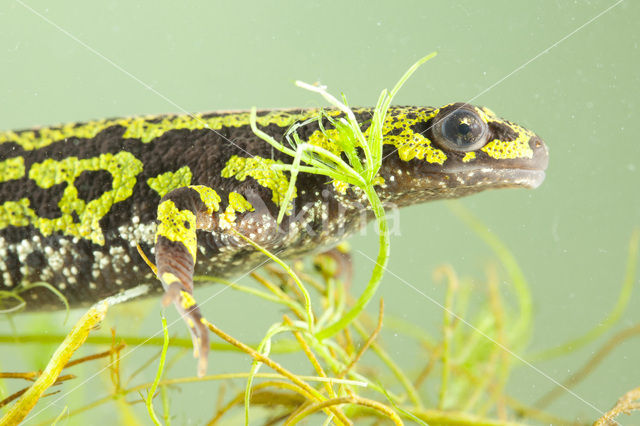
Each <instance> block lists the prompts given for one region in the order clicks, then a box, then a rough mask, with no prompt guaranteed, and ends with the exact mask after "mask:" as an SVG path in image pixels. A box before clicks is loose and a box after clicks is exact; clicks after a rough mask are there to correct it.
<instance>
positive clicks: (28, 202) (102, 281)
mask: <svg viewBox="0 0 640 426" xmlns="http://www.w3.org/2000/svg"><path fill="white" fill-rule="evenodd" d="M326 112H327V114H329V115H334V116H338V115H340V113H339V111H338V110H327V111H326ZM354 112H355V114H356V117H357V119H358V122H359V123H361V125H362V129H363V131H366V129H367V128H368V126H369V124H370V119H371V114H372V109H367V108H360V109H355V110H354ZM319 113H320V111H319V110H317V109H308V110H273V111H262V112H259V113H258V118H257V122H258V126H259V127H261V129H262V130H264V131H265V132H267V133H268V134H270V135H272V136H273V137H274V138H275V139H276V140H282V139H283V137H284V134H285V132H287V130H288V129H289V128H290V127H291V126H292V125H293V124H294V123H300V122H303V121H305V120H307V119H309V118H312V117H315V116H317V115H318V114H319ZM297 132H298V134H299V136H300V138H301V139H302V140H306V141H308V142H309V143H312V144H316V145H319V146H322V147H324V148H326V149H328V150H330V151H332V152H333V153H336V154H340V153H341V151H340V148H339V147H338V145H336V144H335V143H334V141H333V140H332V137H335V133H336V130H335V128H333V127H332V126H331V125H330V123H329V122H328V120H327V119H326V118H325V119H324V125H323V126H322V128H321V127H320V126H319V124H318V122H317V121H313V120H309V121H308V122H307V123H306V124H304V125H302V126H300V127H299V128H298V129H297ZM383 134H384V146H383V148H384V161H383V163H382V167H381V169H380V171H379V179H378V181H379V183H378V185H377V186H376V188H377V191H378V194H379V196H380V198H381V200H382V201H383V202H384V203H387V204H388V203H393V204H395V205H397V206H404V205H409V204H416V203H421V202H425V201H430V200H438V199H444V198H455V197H460V196H463V195H468V194H473V193H476V192H479V191H482V190H485V189H490V188H505V187H528V188H534V187H536V186H538V185H539V184H540V183H541V182H542V180H543V179H544V170H545V169H546V166H547V162H548V153H547V148H546V146H545V145H544V143H543V142H542V140H541V139H540V138H538V137H537V136H536V135H535V134H534V133H533V132H531V131H530V130H527V129H525V128H523V127H521V126H519V125H517V124H515V123H512V122H510V121H506V120H503V119H501V118H499V117H497V116H496V115H495V114H494V113H493V112H491V111H490V110H488V109H486V108H479V107H475V106H471V105H467V104H462V103H457V104H449V105H446V106H444V107H441V108H432V107H413V106H411V107H391V108H390V109H389V111H388V114H387V117H386V120H385V123H384V128H383ZM343 156H344V154H343ZM291 162H292V158H291V157H289V156H287V155H285V154H282V153H281V152H279V151H277V150H274V149H273V148H272V146H270V145H269V144H267V143H266V142H264V141H263V140H261V139H260V138H258V137H256V136H255V135H254V133H253V132H252V130H251V128H250V125H249V113H248V112H223V113H218V112H214V113H207V114H195V115H163V116H150V117H133V118H119V119H109V120H99V121H90V122H86V123H70V124H66V125H61V126H53V127H41V128H36V129H31V130H21V131H6V132H0V290H2V291H11V292H15V293H17V294H20V296H21V297H22V298H23V299H24V300H26V308H27V309H28V310H42V309H60V308H62V307H63V305H62V303H61V302H60V300H59V298H58V297H57V296H56V295H55V294H53V293H52V292H51V291H50V290H49V289H47V288H45V287H33V286H29V285H28V284H29V283H34V282H46V283H49V284H50V285H51V286H53V287H55V289H57V290H59V292H61V293H62V294H63V295H64V297H65V298H66V299H67V301H68V302H69V304H70V305H71V306H79V305H86V304H90V303H93V302H96V301H98V300H100V299H102V298H105V297H107V296H111V295H114V294H116V293H118V292H120V291H122V290H124V289H128V288H132V287H135V286H137V285H139V284H141V283H143V282H144V283H152V285H153V287H154V288H156V289H157V290H160V291H164V292H165V301H166V300H167V299H168V300H170V301H172V302H174V303H175V305H176V306H177V308H178V310H179V311H180V312H181V313H182V314H183V315H185V318H186V321H187V323H188V324H189V327H190V330H191V333H192V337H193V338H194V344H195V347H196V349H197V348H198V347H200V348H201V351H200V357H201V361H202V360H203V359H204V362H205V363H206V356H207V351H208V337H207V331H206V329H203V328H204V326H203V325H202V323H201V322H200V318H201V315H200V311H199V309H198V307H197V305H196V304H195V301H194V299H193V297H192V288H193V282H192V277H193V275H194V273H196V274H208V275H214V276H219V277H230V276H234V275H238V274H240V273H242V272H247V271H249V270H251V269H252V268H254V267H256V266H258V265H259V264H260V263H261V262H263V261H264V259H265V258H264V255H263V254H262V253H260V252H259V251H257V250H255V249H254V248H253V247H252V246H250V245H249V243H248V242H246V240H244V239H242V238H241V237H240V236H239V235H238V234H237V232H239V233H242V234H243V235H245V236H246V237H248V238H250V239H252V240H254V241H255V242H257V243H258V244H260V245H262V246H263V247H265V248H267V249H268V250H270V251H271V252H272V253H275V254H277V255H279V256H280V257H281V258H291V257H292V256H298V255H301V254H304V253H308V252H310V251H317V250H319V249H322V248H328V247H331V246H332V245H335V244H336V243H337V242H339V241H340V240H342V239H343V238H344V237H345V236H346V235H347V234H349V233H350V232H352V231H353V230H354V229H356V228H357V227H358V225H359V223H360V219H361V217H362V212H363V211H366V209H367V206H368V202H367V200H366V199H365V197H364V194H363V192H362V191H361V190H359V189H358V188H356V187H353V186H349V185H346V184H344V183H342V182H336V181H333V182H332V181H331V179H329V178H327V177H325V176H320V175H313V174H306V173H301V174H300V175H299V176H298V179H297V182H296V185H295V192H294V194H293V198H292V200H291V205H290V206H287V208H286V209H287V210H286V215H285V216H284V220H283V221H282V222H281V223H280V224H278V223H277V221H276V218H277V216H278V212H279V210H280V207H281V204H282V202H283V198H284V194H285V193H286V191H287V188H288V185H289V178H290V175H289V173H288V172H285V171H282V170H280V169H274V168H273V167H272V165H273V164H277V163H291ZM137 244H139V245H140V246H141V247H142V249H143V250H144V251H145V252H146V253H148V254H151V258H152V259H154V258H155V262H156V265H157V268H158V277H159V280H158V279H156V277H154V275H153V273H152V271H151V270H150V268H149V267H147V265H146V264H145V262H144V261H143V259H142V258H141V256H140V255H139V254H138V252H137V250H136V246H137ZM5 301H6V300H5ZM5 308H6V306H5Z"/></svg>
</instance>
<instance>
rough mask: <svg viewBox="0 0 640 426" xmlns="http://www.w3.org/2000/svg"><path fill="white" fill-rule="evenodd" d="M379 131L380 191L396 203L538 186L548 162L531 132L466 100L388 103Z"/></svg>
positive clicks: (542, 145)
mask: <svg viewBox="0 0 640 426" xmlns="http://www.w3.org/2000/svg"><path fill="white" fill-rule="evenodd" d="M383 133H384V143H385V147H384V156H385V160H384V161H383V164H382V168H381V170H380V175H381V177H382V178H383V179H384V181H385V188H383V189H382V191H381V192H382V194H381V195H382V197H383V198H384V199H385V200H387V201H391V202H394V203H397V204H399V205H406V204H414V203H418V202H423V201H430V200H435V199H442V198H457V197H460V196H463V195H469V194H473V193H476V192H480V191H483V190H485V189H495V188H512V187H522V188H537V187H538V186H539V185H540V184H541V183H542V181H543V180H544V177H545V170H546V168H547V165H548V162H549V152H548V149H547V147H546V145H545V144H544V142H543V141H542V139H541V138H540V137H538V136H537V135H536V134H535V133H534V132H532V131H531V130H528V129H526V128H524V127H522V126H520V125H518V124H516V123H512V122H510V121H508V120H504V119H502V118H500V117H498V116H497V115H495V114H494V113H493V112H492V111H491V110H489V109H488V108H484V107H477V106H473V105H469V104H465V103H454V104H449V105H446V106H444V107H441V108H431V107H393V108H390V110H389V114H388V116H387V119H386V121H385V125H384V129H383Z"/></svg>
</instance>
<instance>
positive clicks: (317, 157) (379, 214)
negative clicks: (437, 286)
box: [250, 52, 436, 339]
mask: <svg viewBox="0 0 640 426" xmlns="http://www.w3.org/2000/svg"><path fill="white" fill-rule="evenodd" d="M435 55H436V53H435V52H434V53H431V54H429V55H427V56H425V57H423V58H422V59H420V60H419V61H417V62H416V63H415V64H413V65H412V66H411V67H410V68H409V69H408V70H407V72H405V73H404V75H403V76H402V77H401V78H400V80H398V82H397V83H396V85H395V86H394V87H393V89H391V91H387V90H386V89H385V90H383V91H382V92H381V93H380V96H379V97H378V102H377V103H376V106H375V108H374V112H373V118H372V119H371V127H370V130H369V133H368V139H367V137H365V135H364V133H363V132H362V129H361V127H360V123H358V121H357V120H356V116H355V114H354V113H353V111H352V110H351V108H349V107H348V106H347V103H346V98H345V97H344V96H343V102H340V101H339V100H338V99H337V98H336V97H334V96H333V95H331V94H330V93H329V92H327V90H326V87H324V86H314V85H310V84H307V83H304V82H301V81H296V85H297V86H299V87H302V88H303V89H307V90H309V91H312V92H316V93H318V94H320V95H321V96H322V97H323V98H324V99H325V100H327V101H328V102H329V103H330V104H331V105H332V106H333V107H335V108H337V109H338V110H340V111H341V112H342V113H343V114H344V117H340V118H337V119H335V118H330V117H327V118H329V122H330V123H332V124H333V126H334V127H335V128H336V130H337V134H338V136H339V137H338V138H332V141H333V142H334V143H336V145H337V146H339V147H340V148H341V149H342V151H343V152H344V154H345V156H346V157H347V160H348V162H349V163H348V164H347V162H345V161H343V160H342V158H340V156H339V155H336V154H334V153H332V152H330V151H329V150H327V149H324V148H322V147H319V146H316V145H313V144H310V143H307V142H303V141H302V140H300V138H299V136H298V134H297V133H296V132H295V129H296V128H297V127H299V126H294V127H293V128H292V129H291V130H290V131H289V132H287V134H286V139H287V141H288V142H289V144H290V145H291V147H292V148H295V149H292V148H289V147H287V146H285V145H283V144H282V143H280V142H278V141H276V140H275V139H273V138H272V137H271V136H269V135H268V134H266V133H265V132H263V131H261V130H260V129H258V126H257V124H256V122H257V118H256V109H255V108H252V109H251V116H250V123H251V128H252V130H253V132H254V133H255V134H256V135H257V136H258V137H260V138H261V139H263V140H264V141H266V142H267V143H269V144H270V145H271V146H273V147H274V148H276V149H278V150H279V151H281V152H283V153H285V154H288V155H290V156H291V157H293V158H294V161H293V164H290V165H289V164H278V165H275V167H276V168H278V169H281V170H286V171H288V172H290V173H291V179H290V180H289V188H288V190H287V193H286V195H285V198H284V201H283V203H282V205H281V206H280V213H279V215H278V223H280V222H281V221H282V218H283V217H284V214H285V212H286V210H287V208H288V207H289V203H290V201H291V198H292V197H293V190H294V188H295V183H296V178H297V175H298V173H299V172H305V173H313V174H320V175H325V176H327V177H330V178H332V179H334V180H336V181H341V182H344V183H348V184H351V185H355V186H357V187H359V188H360V189H362V190H363V191H364V193H365V195H366V196H367V199H368V200H369V203H370V205H371V209H372V210H373V213H374V215H375V218H376V223H377V228H378V235H379V251H378V257H377V259H376V265H375V267H374V269H373V272H372V274H371V278H370V279H369V283H368V285H367V287H366V288H365V290H364V292H363V293H362V295H361V296H360V297H359V298H358V300H357V301H356V303H355V304H354V306H353V307H352V308H351V309H350V310H349V311H347V312H346V313H345V314H344V315H343V316H342V317H341V318H339V319H338V320H336V321H335V322H334V323H332V324H330V325H329V326H327V327H326V328H324V329H323V330H320V331H319V332H318V333H317V334H316V337H317V338H318V339H324V338H327V337H330V336H332V335H334V334H336V333H338V332H339V331H340V330H342V329H344V328H345V327H346V326H347V325H349V323H350V322H351V321H353V320H354V319H355V318H356V317H357V316H358V315H359V314H360V313H361V312H362V310H363V309H364V308H365V306H366V305H367V304H368V303H369V301H370V300H371V299H372V298H373V295H374V294H375V292H376V290H377V288H378V285H379V284H380V281H381V280H382V275H383V273H384V268H385V266H386V264H387V260H388V257H389V230H388V226H387V220H386V217H385V212H384V206H383V205H382V201H381V200H380V198H379V197H378V194H377V192H376V190H375V188H374V184H375V180H376V177H377V175H378V171H379V170H380V167H381V165H382V145H383V134H382V129H383V124H384V121H385V117H386V115H387V111H388V109H389V106H390V105H391V101H392V100H393V98H394V96H395V95H396V94H397V93H398V91H399V90H400V88H401V87H402V85H403V84H404V83H405V82H406V81H407V80H408V79H409V77H410V76H411V75H412V74H413V73H414V72H415V71H416V70H417V69H418V67H419V66H420V65H422V64H423V63H425V62H426V61H428V60H429V59H431V58H433V57H434V56H435ZM323 115H324V116H327V115H326V114H324V113H323V112H320V113H319V115H318V117H317V119H318V121H319V122H321V120H322V117H323ZM301 125H302V124H301ZM320 128H321V129H322V131H323V132H324V129H323V128H322V127H320ZM358 149H360V150H361V151H362V153H363V156H364V159H363V160H362V161H363V162H364V164H362V162H361V160H360V157H361V156H360V154H359V152H358ZM302 163H304V164H305V165H301V164H302Z"/></svg>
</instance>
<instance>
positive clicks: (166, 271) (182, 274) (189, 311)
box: [156, 185, 220, 377]
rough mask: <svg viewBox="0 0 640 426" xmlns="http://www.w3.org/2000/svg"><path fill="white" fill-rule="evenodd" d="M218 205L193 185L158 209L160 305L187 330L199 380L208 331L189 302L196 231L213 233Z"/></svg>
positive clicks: (207, 191) (206, 189)
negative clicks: (168, 308)
mask: <svg viewBox="0 0 640 426" xmlns="http://www.w3.org/2000/svg"><path fill="white" fill-rule="evenodd" d="M219 203H220V196H219V195H218V194H217V193H216V192H215V191H214V190H213V189H211V188H209V187H206V186H201V185H193V186H186V187H182V188H178V189H175V190H173V191H171V192H169V193H168V194H167V195H165V196H164V197H163V198H162V200H161V201H160V204H159V205H158V222H159V223H158V230H157V232H156V265H157V267H158V278H160V281H161V282H162V286H163V287H164V289H165V295H164V298H163V301H162V303H163V305H165V306H167V305H168V304H169V303H171V302H173V303H174V305H175V306H176V308H177V309H178V312H180V315H181V316H182V318H183V319H184V320H185V322H186V323H187V325H188V326H189V330H190V332H191V338H192V340H193V348H194V357H196V358H198V376H200V377H202V376H204V375H205V374H206V371H207V356H208V354H209V334H208V333H209V331H208V329H207V327H206V326H205V325H204V324H203V323H202V314H201V313H200V309H199V308H198V305H197V304H196V301H195V299H194V298H193V270H194V266H195V263H196V251H197V246H198V240H197V237H196V230H197V229H203V230H209V231H211V230H213V227H214V223H215V218H214V215H215V214H216V212H217V211H218V210H219V208H220V204H219Z"/></svg>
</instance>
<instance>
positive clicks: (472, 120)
mask: <svg viewBox="0 0 640 426" xmlns="http://www.w3.org/2000/svg"><path fill="white" fill-rule="evenodd" d="M488 130H489V128H488V126H487V123H485V122H484V120H482V118H480V116H479V115H478V114H476V113H475V112H474V111H472V110H470V109H467V108H457V109H455V110H453V111H451V112H449V113H445V114H444V115H443V117H442V118H440V117H438V118H436V123H435V125H434V128H433V133H434V135H435V137H436V142H437V143H438V144H439V145H441V146H443V148H448V149H452V150H454V151H473V150H474V149H476V148H478V147H480V146H482V145H484V143H485V142H486V139H487V133H488Z"/></svg>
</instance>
